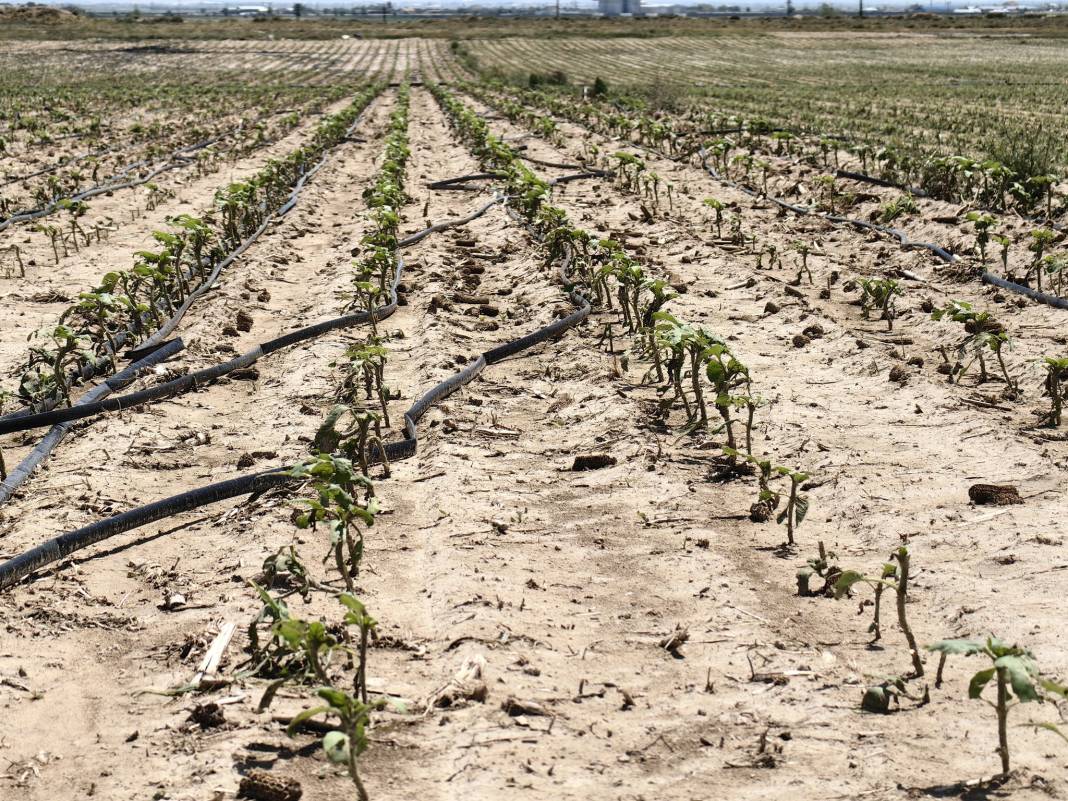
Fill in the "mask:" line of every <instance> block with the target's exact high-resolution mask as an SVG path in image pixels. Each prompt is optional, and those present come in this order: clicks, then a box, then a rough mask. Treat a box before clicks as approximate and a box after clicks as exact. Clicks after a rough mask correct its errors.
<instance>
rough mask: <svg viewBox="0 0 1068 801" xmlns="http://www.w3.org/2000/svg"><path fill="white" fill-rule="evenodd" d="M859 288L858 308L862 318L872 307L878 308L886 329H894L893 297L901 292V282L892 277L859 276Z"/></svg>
mask: <svg viewBox="0 0 1068 801" xmlns="http://www.w3.org/2000/svg"><path fill="white" fill-rule="evenodd" d="M860 288H861V291H862V292H863V296H862V297H861V301H860V308H861V311H862V313H863V315H864V319H865V320H867V319H868V315H869V314H870V313H871V310H872V309H879V311H880V312H881V317H882V319H883V320H886V330H887V331H893V330H894V318H895V317H896V316H897V313H896V310H895V308H894V298H895V297H897V296H898V295H900V294H901V284H899V283H898V282H897V281H895V280H893V279H892V278H861V279H860Z"/></svg>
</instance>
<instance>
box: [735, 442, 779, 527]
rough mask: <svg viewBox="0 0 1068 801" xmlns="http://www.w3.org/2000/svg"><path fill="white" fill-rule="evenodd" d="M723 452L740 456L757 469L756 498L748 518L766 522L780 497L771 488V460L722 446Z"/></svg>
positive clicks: (755, 521)
mask: <svg viewBox="0 0 1068 801" xmlns="http://www.w3.org/2000/svg"><path fill="white" fill-rule="evenodd" d="M723 452H724V453H726V454H727V455H729V456H741V457H742V458H743V459H745V460H746V461H747V462H749V464H751V465H753V466H754V467H756V468H757V470H758V471H759V472H758V474H757V482H758V490H757V499H756V502H755V503H753V504H752V505H751V506H750V507H749V519H750V520H752V521H753V522H754V523H766V522H767V521H768V520H770V519H771V515H772V513H773V512H774V511H775V509H776V508H777V507H778V505H779V501H780V499H781V496H780V495H779V493H778V492H776V491H775V490H773V489H772V488H771V472H772V470H773V469H774V466H773V465H772V463H771V460H770V459H761V458H760V457H759V456H755V455H754V454H752V453H741V452H740V451H737V450H732V449H731V448H724V449H723Z"/></svg>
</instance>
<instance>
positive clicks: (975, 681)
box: [927, 637, 1068, 774]
mask: <svg viewBox="0 0 1068 801" xmlns="http://www.w3.org/2000/svg"><path fill="white" fill-rule="evenodd" d="M927 649H928V650H930V651H934V652H936V653H940V654H942V659H943V661H944V660H945V658H946V657H947V656H956V655H960V656H985V657H987V658H988V659H989V660H990V662H991V666H990V667H988V668H983V669H982V670H980V671H979V672H977V673H976V674H975V675H974V676H972V679H971V681H970V682H969V683H968V697H969V698H971V699H973V700H974V699H982V700H984V701H986V702H987V703H988V704H989V705H990V706H992V707H993V708H994V711H995V713H996V714H997V721H998V748H997V752H998V755H999V756H1000V757H1001V772H1002V774H1007V773H1008V772H1009V770H1010V761H1009V710H1010V709H1012V708H1013V707H1015V706H1019V705H1020V704H1025V703H1030V702H1035V701H1037V702H1039V703H1041V702H1043V701H1046V700H1050V699H1052V698H1054V697H1056V698H1059V699H1068V687H1065V686H1064V685H1062V684H1059V683H1057V682H1056V681H1053V680H1052V679H1048V678H1046V677H1044V676H1043V675H1042V674H1041V672H1040V671H1039V668H1038V663H1037V661H1036V660H1035V657H1034V655H1033V654H1032V653H1031V652H1030V651H1028V650H1026V649H1024V648H1020V647H1019V646H1016V645H1006V644H1005V643H1004V642H1002V641H1001V640H999V639H997V638H996V637H987V638H986V639H985V640H942V641H941V642H936V643H934V644H933V645H928V646H927ZM939 672H940V673H941V668H940V669H939ZM992 680H993V681H994V683H995V686H996V688H997V698H996V700H994V701H990V700H988V699H985V698H983V690H985V689H986V687H987V685H988V684H990V682H991V681H992ZM1013 694H1015V703H1014V702H1013ZM1023 725H1027V726H1033V727H1034V728H1035V729H1045V730H1047V731H1051V732H1053V733H1054V734H1057V735H1058V736H1060V737H1061V738H1063V739H1064V740H1065V741H1066V742H1068V737H1066V736H1065V734H1064V732H1062V731H1061V730H1060V729H1059V728H1058V727H1057V726H1056V725H1055V724H1053V723H1035V722H1028V723H1026V724H1023Z"/></svg>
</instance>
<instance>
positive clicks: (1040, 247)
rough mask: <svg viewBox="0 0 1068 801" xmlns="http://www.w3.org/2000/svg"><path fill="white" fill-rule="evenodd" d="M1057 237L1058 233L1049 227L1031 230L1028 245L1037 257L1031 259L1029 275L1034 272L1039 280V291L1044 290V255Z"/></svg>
mask: <svg viewBox="0 0 1068 801" xmlns="http://www.w3.org/2000/svg"><path fill="white" fill-rule="evenodd" d="M1056 239H1057V234H1056V233H1054V232H1053V231H1051V230H1049V229H1048V228H1036V229H1035V230H1034V231H1032V232H1031V244H1030V245H1028V246H1027V249H1028V250H1030V251H1031V252H1032V253H1034V254H1035V257H1034V259H1033V260H1032V261H1031V267H1030V268H1029V269H1028V271H1027V275H1028V277H1030V276H1031V275H1032V274H1034V276H1035V279H1036V280H1037V282H1038V289H1039V291H1041V290H1042V256H1043V255H1044V254H1045V252H1046V249H1047V248H1049V246H1050V245H1052V244H1053V243H1054V241H1056Z"/></svg>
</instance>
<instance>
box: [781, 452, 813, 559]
mask: <svg viewBox="0 0 1068 801" xmlns="http://www.w3.org/2000/svg"><path fill="white" fill-rule="evenodd" d="M775 472H776V473H778V474H779V475H780V476H785V477H786V478H789V479H790V494H789V495H787V496H786V508H785V509H783V510H782V511H781V512H779V514H778V516H777V517H776V518H775V522H776V523H778V524H779V525H782V524H783V523H785V524H786V545H787V546H789V547H793V545H794V544H795V543H794V531H796V530H797V528H798V526H800V525H801V523H802V521H804V519H805V516H806V515H807V514H808V506H809V501H808V496H807V495H805V494H803V493H802V492H801V491H800V487H801V485H802V484H804V483H805V482H806V481H808V480H809V478H810V477H811V476H810V475H809V474H808V473H802V472H801V471H800V470H791V469H790V468H789V467H776V468H775Z"/></svg>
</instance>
